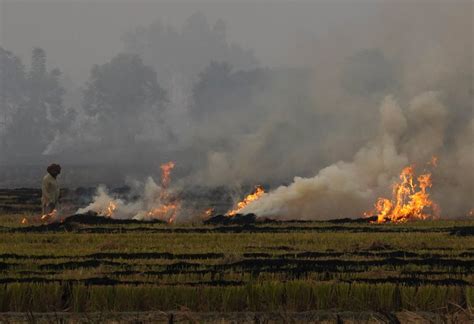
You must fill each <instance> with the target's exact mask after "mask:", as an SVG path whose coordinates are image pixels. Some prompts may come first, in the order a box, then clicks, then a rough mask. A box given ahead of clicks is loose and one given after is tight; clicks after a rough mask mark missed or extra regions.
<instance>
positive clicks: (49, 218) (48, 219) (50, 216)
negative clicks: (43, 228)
mask: <svg viewBox="0 0 474 324" xmlns="http://www.w3.org/2000/svg"><path fill="white" fill-rule="evenodd" d="M57 217H58V211H57V210H56V209H54V210H53V211H52V212H50V213H49V214H44V215H42V216H41V221H43V222H53V221H55V220H56V218H57Z"/></svg>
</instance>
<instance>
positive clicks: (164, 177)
mask: <svg viewBox="0 0 474 324" xmlns="http://www.w3.org/2000/svg"><path fill="white" fill-rule="evenodd" d="M174 167H175V163H174V162H173V161H170V162H168V163H164V164H162V165H161V166H160V168H161V187H162V188H168V187H169V185H170V182H171V171H172V170H173V169H174Z"/></svg>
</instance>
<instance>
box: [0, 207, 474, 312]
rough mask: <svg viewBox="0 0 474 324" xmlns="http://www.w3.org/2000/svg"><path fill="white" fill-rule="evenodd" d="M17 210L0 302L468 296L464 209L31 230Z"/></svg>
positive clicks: (121, 305) (114, 305)
mask: <svg viewBox="0 0 474 324" xmlns="http://www.w3.org/2000/svg"><path fill="white" fill-rule="evenodd" d="M24 216H25V214H21V213H20V214H18V213H17V214H4V215H0V232H1V234H0V312H51V311H67V312H106V311H112V312H113V311H158V310H160V311H161V310H162V311H168V310H176V309H180V308H182V307H185V308H187V309H190V310H192V311H199V312H204V311H206V312H214V311H215V312H231V311H239V312H240V311H276V312H278V311H282V310H284V311H295V312H301V311H310V310H347V311H355V312H360V311H377V312H394V311H400V310H410V311H429V312H439V313H445V312H449V311H450V310H451V309H453V308H459V307H461V308H462V309H465V310H468V309H470V310H471V311H472V309H473V306H474V288H473V284H474V236H472V235H466V236H460V235H453V234H452V231H453V229H454V228H458V227H468V226H474V220H471V221H468V220H466V221H444V220H443V221H429V222H413V223H407V224H383V225H377V224H338V225H334V224H331V223H324V222H313V223H311V222H309V223H291V224H260V225H256V226H255V227H253V228H252V227H249V228H247V229H246V230H244V231H241V232H239V231H231V232H225V233H224V232H219V231H216V227H213V226H204V225H200V224H192V225H190V224H181V225H180V224H176V225H166V224H144V225H142V224H138V225H137V224H131V225H121V226H117V225H100V226H93V225H81V226H80V227H79V228H77V229H74V230H72V231H65V230H60V231H47V232H41V233H38V232H22V231H21V230H22V229H23V228H25V225H21V224H20V220H21V219H22V218H23V217H24ZM26 217H27V218H30V219H33V218H34V217H35V215H33V214H30V215H26ZM91 229H92V230H94V231H102V232H100V233H97V232H96V233H94V232H87V231H88V230H91ZM111 231H115V232H111ZM272 231H273V232H272Z"/></svg>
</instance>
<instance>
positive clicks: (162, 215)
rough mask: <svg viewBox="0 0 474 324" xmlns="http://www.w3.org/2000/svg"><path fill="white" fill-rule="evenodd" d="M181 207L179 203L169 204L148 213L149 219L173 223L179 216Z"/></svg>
mask: <svg viewBox="0 0 474 324" xmlns="http://www.w3.org/2000/svg"><path fill="white" fill-rule="evenodd" d="M179 207H180V206H179V204H178V203H177V202H167V203H165V204H163V205H161V206H160V207H157V208H153V209H151V210H150V211H149V212H148V217H150V218H157V219H161V220H164V221H167V222H168V223H173V222H174V221H175V220H176V217H177V216H178V211H179Z"/></svg>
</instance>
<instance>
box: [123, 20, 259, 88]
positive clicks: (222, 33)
mask: <svg viewBox="0 0 474 324" xmlns="http://www.w3.org/2000/svg"><path fill="white" fill-rule="evenodd" d="M227 38H228V37H227V26H226V23H225V22H224V21H223V20H222V19H219V20H217V21H216V23H215V24H214V25H213V26H212V25H211V24H210V23H209V22H208V20H207V18H206V16H205V15H204V14H202V13H199V12H198V13H194V14H193V15H191V16H190V17H188V19H186V21H185V23H184V25H183V26H182V28H181V29H178V28H174V27H172V26H166V25H163V24H161V23H160V22H159V21H158V22H154V23H152V24H151V25H149V26H146V27H139V28H136V29H135V30H132V31H130V32H128V33H126V34H125V35H124V36H123V37H122V40H123V43H124V48H125V51H126V52H128V53H136V54H139V55H140V56H141V57H142V58H143V60H144V61H145V63H146V64H149V65H151V66H153V68H154V69H155V70H156V71H157V72H158V76H159V78H160V79H159V81H160V83H164V84H166V85H167V84H168V83H170V82H171V80H172V78H173V77H175V75H179V76H183V77H184V78H185V79H186V80H188V82H189V84H188V85H186V86H191V84H192V83H193V82H194V81H195V78H196V77H197V76H198V74H199V73H200V72H201V71H202V70H204V69H205V68H206V66H208V65H209V63H210V62H211V61H218V62H229V64H231V65H232V66H233V67H235V68H236V69H252V68H255V67H256V66H257V65H258V61H257V59H256V58H255V56H254V54H253V53H252V52H251V51H249V50H245V49H242V48H241V47H240V46H239V45H236V44H231V43H230V42H229V41H228V39H227Z"/></svg>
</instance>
